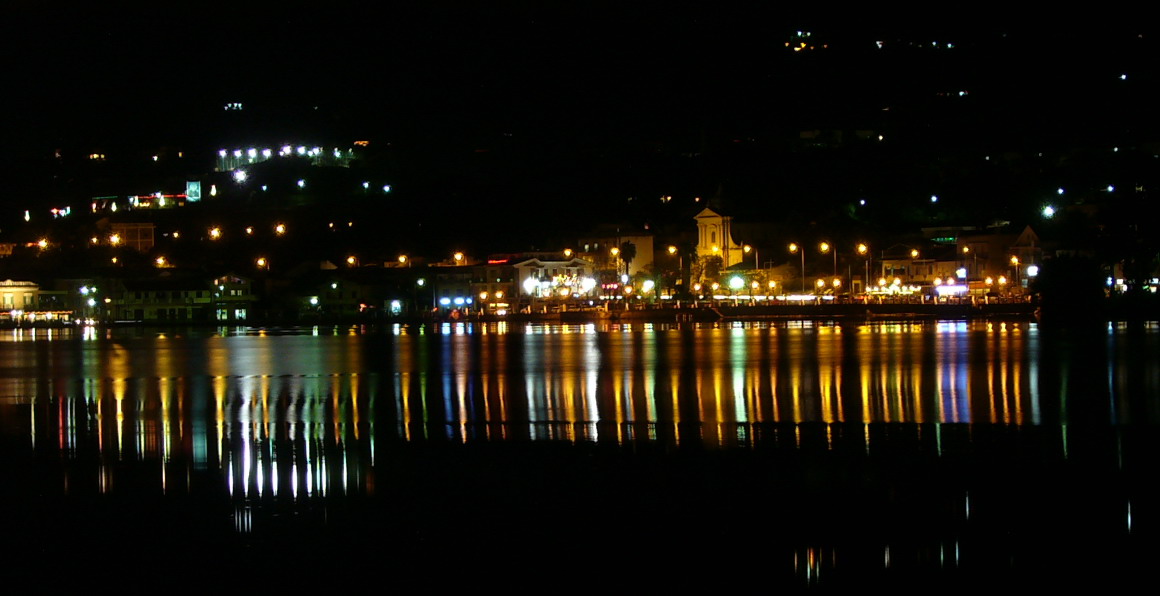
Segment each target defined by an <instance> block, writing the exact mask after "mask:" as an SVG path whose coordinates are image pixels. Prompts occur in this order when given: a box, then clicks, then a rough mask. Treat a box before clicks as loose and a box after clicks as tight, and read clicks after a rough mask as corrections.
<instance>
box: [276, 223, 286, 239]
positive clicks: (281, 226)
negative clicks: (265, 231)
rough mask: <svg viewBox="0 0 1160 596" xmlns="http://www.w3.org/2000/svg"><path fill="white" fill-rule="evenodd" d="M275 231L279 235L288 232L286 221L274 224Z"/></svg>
mask: <svg viewBox="0 0 1160 596" xmlns="http://www.w3.org/2000/svg"><path fill="white" fill-rule="evenodd" d="M274 233H275V234H277V235H279V236H282V235H284V234H286V224H284V223H280V224H276V225H275V226H274Z"/></svg>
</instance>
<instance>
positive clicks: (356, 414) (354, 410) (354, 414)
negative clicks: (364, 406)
mask: <svg viewBox="0 0 1160 596" xmlns="http://www.w3.org/2000/svg"><path fill="white" fill-rule="evenodd" d="M360 381H361V377H359V375H358V373H351V375H350V407H351V424H353V425H354V429H353V430H354V440H355V441H358V440H359V439H360V438H361V437H360V436H359V435H360V429H359V425H360V424H361V421H362V412H360V411H359V393H360V392H359V383H360Z"/></svg>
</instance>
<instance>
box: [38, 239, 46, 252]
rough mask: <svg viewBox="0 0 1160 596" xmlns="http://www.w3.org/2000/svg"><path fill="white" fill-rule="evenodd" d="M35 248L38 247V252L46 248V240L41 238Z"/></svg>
mask: <svg viewBox="0 0 1160 596" xmlns="http://www.w3.org/2000/svg"><path fill="white" fill-rule="evenodd" d="M36 246H38V247H40V250H44V249H46V248H48V238H41V239H40V240H38V241H37V242H36Z"/></svg>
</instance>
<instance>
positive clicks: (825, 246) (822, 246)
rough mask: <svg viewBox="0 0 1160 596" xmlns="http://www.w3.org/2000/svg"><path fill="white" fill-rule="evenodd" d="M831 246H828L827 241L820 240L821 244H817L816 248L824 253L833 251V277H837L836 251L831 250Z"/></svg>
mask: <svg viewBox="0 0 1160 596" xmlns="http://www.w3.org/2000/svg"><path fill="white" fill-rule="evenodd" d="M833 248H834V247H832V246H830V243H829V242H822V243H821V244H819V245H818V249H819V250H821V251H822V254H826V253H828V252H833V253H834V277H837V276H838V251H836V250H831V249H833Z"/></svg>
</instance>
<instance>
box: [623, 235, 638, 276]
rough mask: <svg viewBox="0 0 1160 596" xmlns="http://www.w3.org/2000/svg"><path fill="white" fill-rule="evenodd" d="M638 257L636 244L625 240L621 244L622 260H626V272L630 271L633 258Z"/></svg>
mask: <svg viewBox="0 0 1160 596" xmlns="http://www.w3.org/2000/svg"><path fill="white" fill-rule="evenodd" d="M635 258H636V245H635V244H633V243H631V242H624V243H622V244H621V245H620V260H622V261H624V272H625V273H628V271H629V269H630V265H632V260H633V259H635Z"/></svg>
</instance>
